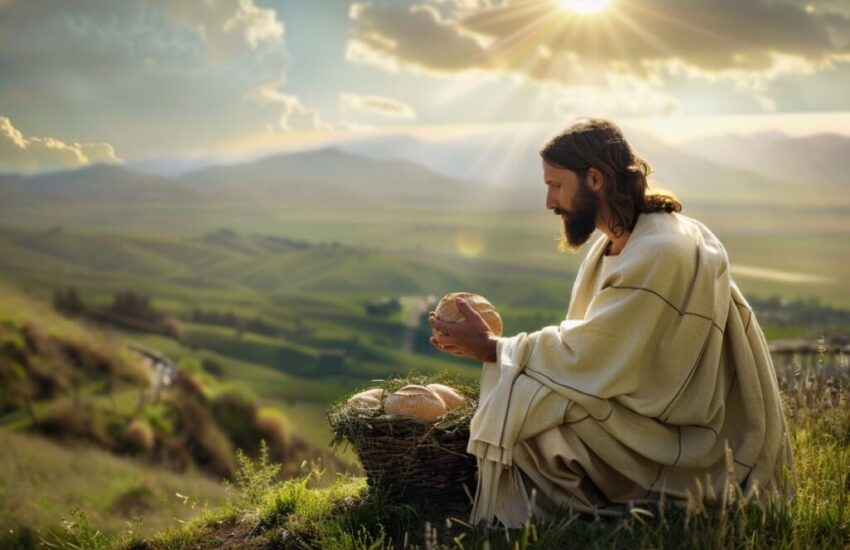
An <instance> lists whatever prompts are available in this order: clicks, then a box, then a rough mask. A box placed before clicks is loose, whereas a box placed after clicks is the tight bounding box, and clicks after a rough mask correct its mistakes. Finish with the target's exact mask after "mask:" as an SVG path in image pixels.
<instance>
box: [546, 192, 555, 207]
mask: <svg viewBox="0 0 850 550" xmlns="http://www.w3.org/2000/svg"><path fill="white" fill-rule="evenodd" d="M557 206H558V197H556V196H555V194H554V193H552V191H548V192H547V193H546V208H548V209H549V210H552V209H554V208H556V207H557Z"/></svg>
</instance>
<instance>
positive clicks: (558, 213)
mask: <svg viewBox="0 0 850 550" xmlns="http://www.w3.org/2000/svg"><path fill="white" fill-rule="evenodd" d="M552 213H553V214H555V215H556V216H563V215H564V214H567V211H566V210H564V209H563V208H558V207H555V208H553V209H552Z"/></svg>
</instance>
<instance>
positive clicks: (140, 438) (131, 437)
mask: <svg viewBox="0 0 850 550" xmlns="http://www.w3.org/2000/svg"><path fill="white" fill-rule="evenodd" d="M124 440H125V441H126V443H127V446H128V447H129V448H130V450H132V451H135V452H142V453H147V452H150V451H153V448H154V445H155V444H156V433H154V431H153V428H151V426H150V424H148V423H147V422H145V421H144V420H140V419H138V418H137V419H134V420H131V421H130V423H129V424H128V425H127V428H126V429H125V430H124Z"/></svg>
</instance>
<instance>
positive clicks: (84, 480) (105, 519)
mask: <svg viewBox="0 0 850 550" xmlns="http://www.w3.org/2000/svg"><path fill="white" fill-rule="evenodd" d="M0 487H2V494H3V498H0V547H2V548H15V547H16V546H15V545H16V544H20V546H21V547H28V546H29V543H28V542H27V541H29V542H32V543H37V542H39V541H40V540H47V541H54V542H55V541H56V540H57V538H59V539H62V538H65V537H66V536H67V532H66V529H65V528H64V527H63V526H62V524H61V521H62V520H71V519H72V511H73V510H74V509H75V508H79V509H81V510H84V511H85V512H86V513H87V514H88V516H89V518H90V520H91V522H92V525H93V526H94V528H96V529H98V530H101V531H102V532H104V533H105V534H109V535H112V536H114V535H118V534H121V533H126V532H127V531H128V530H133V531H134V532H136V533H140V534H141V533H146V534H152V533H154V532H156V531H158V530H161V529H165V528H167V527H171V526H176V525H177V524H178V522H185V521H189V520H191V519H193V518H195V517H197V516H198V515H199V514H200V513H201V512H202V510H203V509H204V507H205V506H209V507H214V506H220V505H222V504H224V502H225V499H226V496H227V494H226V491H225V489H224V487H223V486H222V485H221V483H220V481H219V480H215V479H211V478H210V477H208V476H206V475H204V474H202V473H201V472H197V471H190V472H182V473H176V472H168V471H163V470H162V469H161V468H157V467H155V466H152V465H150V464H146V463H145V462H144V461H140V460H138V459H130V458H121V457H117V456H115V455H113V454H110V453H108V452H106V451H103V450H101V449H98V448H96V447H93V446H89V445H80V444H77V445H70V446H66V445H61V444H59V443H56V442H53V441H50V440H48V439H45V438H43V437H38V436H34V435H27V434H22V433H17V432H13V431H10V430H8V429H2V428H0ZM135 518H141V521H134V519H135Z"/></svg>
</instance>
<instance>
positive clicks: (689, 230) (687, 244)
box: [631, 212, 698, 260]
mask: <svg viewBox="0 0 850 550" xmlns="http://www.w3.org/2000/svg"><path fill="white" fill-rule="evenodd" d="M694 221H695V220H693V219H692V218H689V217H687V216H682V215H681V214H677V213H675V212H672V213H668V212H655V213H650V214H641V227H640V228H639V230H638V229H636V230H635V231H634V232H633V234H632V237H631V238H632V239H634V243H633V244H634V245H635V246H634V248H635V249H640V253H641V256H648V259H653V260H656V259H660V258H666V257H671V256H672V257H678V256H682V255H691V254H692V253H693V251H694V249H695V248H696V246H697V244H698V240H697V237H696V234H695V227H696V226H695V224H694V223H693V222H694Z"/></svg>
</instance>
